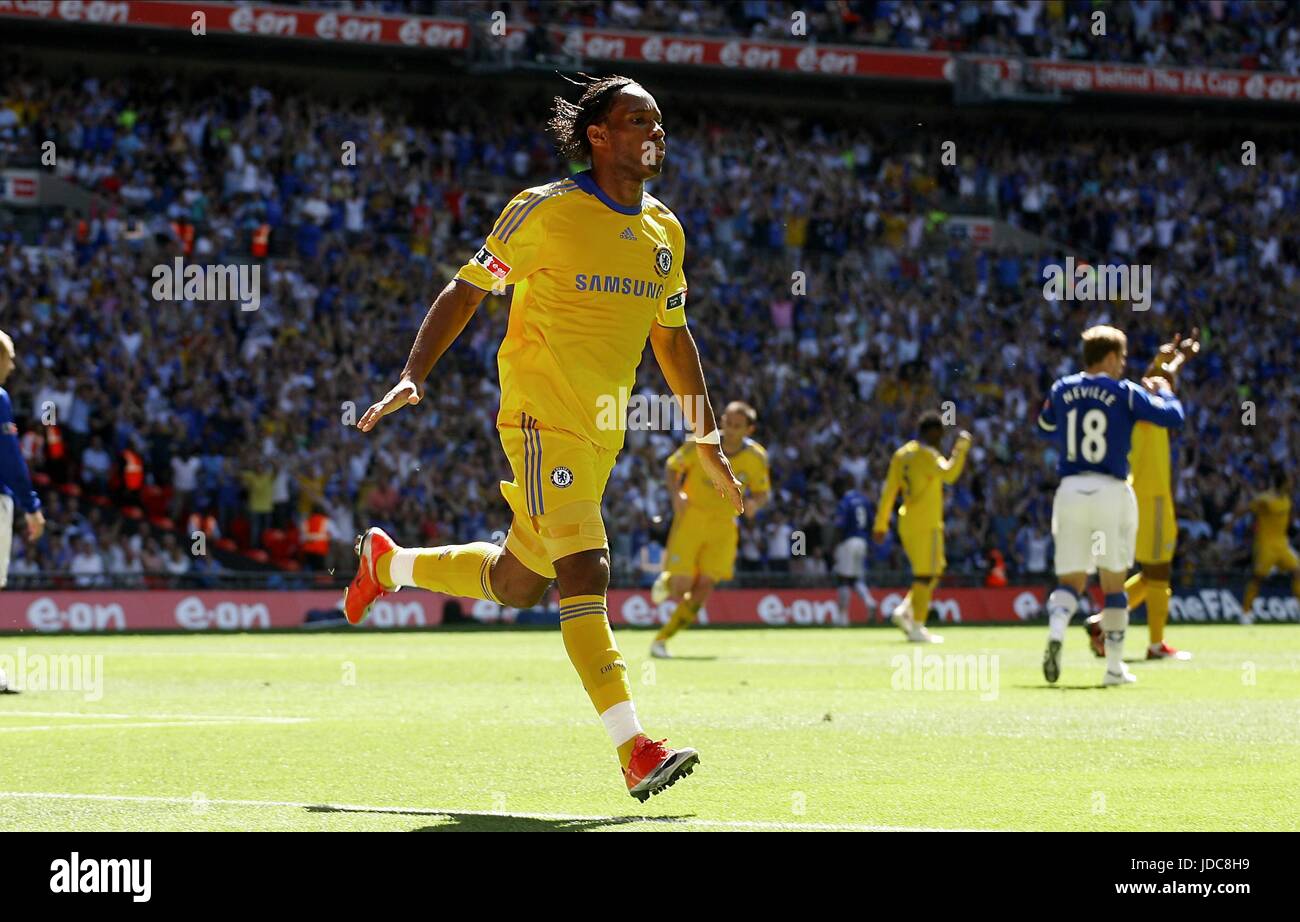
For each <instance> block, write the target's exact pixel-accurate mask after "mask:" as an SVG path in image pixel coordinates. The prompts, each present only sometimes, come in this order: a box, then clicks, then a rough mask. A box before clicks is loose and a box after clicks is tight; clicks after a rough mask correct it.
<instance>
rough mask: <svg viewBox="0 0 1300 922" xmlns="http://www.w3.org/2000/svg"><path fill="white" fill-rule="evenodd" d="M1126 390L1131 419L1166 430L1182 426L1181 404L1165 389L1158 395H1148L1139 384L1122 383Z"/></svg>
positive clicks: (1172, 393) (1171, 392)
mask: <svg viewBox="0 0 1300 922" xmlns="http://www.w3.org/2000/svg"><path fill="white" fill-rule="evenodd" d="M1124 384H1125V386H1126V388H1127V390H1128V405H1129V409H1130V410H1131V411H1132V412H1133V418H1134V419H1138V420H1141V421H1143V422H1147V423H1155V424H1156V425H1157V426H1164V427H1165V428H1166V429H1178V428H1180V427H1181V426H1182V425H1183V404H1182V402H1181V401H1180V400H1179V399H1178V398H1177V397H1175V396H1174V392H1173V391H1171V390H1168V389H1167V387H1165V388H1162V389H1161V391H1160V393H1159V394H1152V393H1150V392H1149V391H1148V390H1147V389H1146V388H1145V387H1143V386H1142V385H1140V384H1134V383H1133V382H1132V381H1125V382H1124Z"/></svg>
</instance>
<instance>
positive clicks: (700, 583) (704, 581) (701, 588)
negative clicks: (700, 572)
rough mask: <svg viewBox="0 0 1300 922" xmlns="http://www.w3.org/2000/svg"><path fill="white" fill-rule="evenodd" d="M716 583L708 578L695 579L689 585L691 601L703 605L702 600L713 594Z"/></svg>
mask: <svg viewBox="0 0 1300 922" xmlns="http://www.w3.org/2000/svg"><path fill="white" fill-rule="evenodd" d="M716 585H717V583H716V582H715V581H714V580H713V578H712V577H709V576H699V577H696V579H695V582H694V583H692V584H691V601H693V602H699V603H700V604H701V605H703V604H704V600H705V599H707V598H708V597H709V594H710V593H711V592H713V588H714V587H715V586H716Z"/></svg>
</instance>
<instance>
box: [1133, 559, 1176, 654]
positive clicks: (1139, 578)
mask: <svg viewBox="0 0 1300 922" xmlns="http://www.w3.org/2000/svg"><path fill="white" fill-rule="evenodd" d="M1152 582H1153V583H1154V580H1153V581H1152ZM1165 585H1168V583H1166V584H1165ZM1124 591H1125V592H1126V593H1128V610H1129V611H1133V610H1134V609H1136V608H1138V607H1139V606H1141V604H1142V603H1143V602H1145V601H1146V598H1147V575H1146V573H1144V572H1143V571H1141V570H1138V571H1137V572H1136V573H1134V574H1133V575H1132V576H1130V577H1129V578H1128V579H1127V580H1125V581H1124ZM1150 619H1151V614H1150V612H1148V613H1147V620H1148V622H1150ZM1152 643H1155V641H1152Z"/></svg>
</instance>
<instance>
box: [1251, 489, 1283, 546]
mask: <svg viewBox="0 0 1300 922" xmlns="http://www.w3.org/2000/svg"><path fill="white" fill-rule="evenodd" d="M1250 511H1251V512H1253V513H1255V541H1256V542H1258V543H1260V544H1265V543H1268V542H1270V541H1280V542H1282V543H1284V544H1285V543H1286V529H1287V525H1288V524H1289V523H1290V521H1291V497H1290V496H1284V495H1282V494H1279V493H1274V492H1272V491H1271V490H1269V491H1266V492H1264V493H1261V494H1259V496H1256V497H1255V499H1254V501H1252V502H1251V504H1250Z"/></svg>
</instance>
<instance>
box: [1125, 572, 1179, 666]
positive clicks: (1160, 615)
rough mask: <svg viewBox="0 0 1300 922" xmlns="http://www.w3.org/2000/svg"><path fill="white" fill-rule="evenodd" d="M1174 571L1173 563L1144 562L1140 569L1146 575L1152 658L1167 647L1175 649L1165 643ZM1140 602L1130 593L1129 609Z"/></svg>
mask: <svg viewBox="0 0 1300 922" xmlns="http://www.w3.org/2000/svg"><path fill="white" fill-rule="evenodd" d="M1173 571H1174V567H1173V564H1172V563H1144V564H1142V570H1141V571H1140V572H1141V573H1142V574H1143V576H1145V577H1146V579H1145V580H1144V581H1143V586H1144V593H1145V601H1146V606H1147V651H1148V658H1150V659H1154V658H1158V657H1161V656H1163V655H1164V654H1163V652H1161V651H1164V650H1166V649H1168V650H1170V651H1173V648H1172V647H1169V646H1168V645H1167V644H1165V625H1166V624H1167V623H1168V621H1169V598H1170V596H1172V595H1173V588H1172V586H1171V585H1170V583H1171V580H1172V578H1173ZM1124 589H1125V591H1126V592H1128V584H1127V583H1125V584H1124ZM1138 604H1140V602H1138V603H1135V602H1134V601H1133V596H1132V594H1131V593H1129V595H1128V608H1129V611H1132V610H1133V609H1135V608H1137V607H1138ZM1173 652H1174V653H1176V652H1177V651H1173ZM1176 658H1179V659H1182V658H1184V657H1176Z"/></svg>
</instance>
